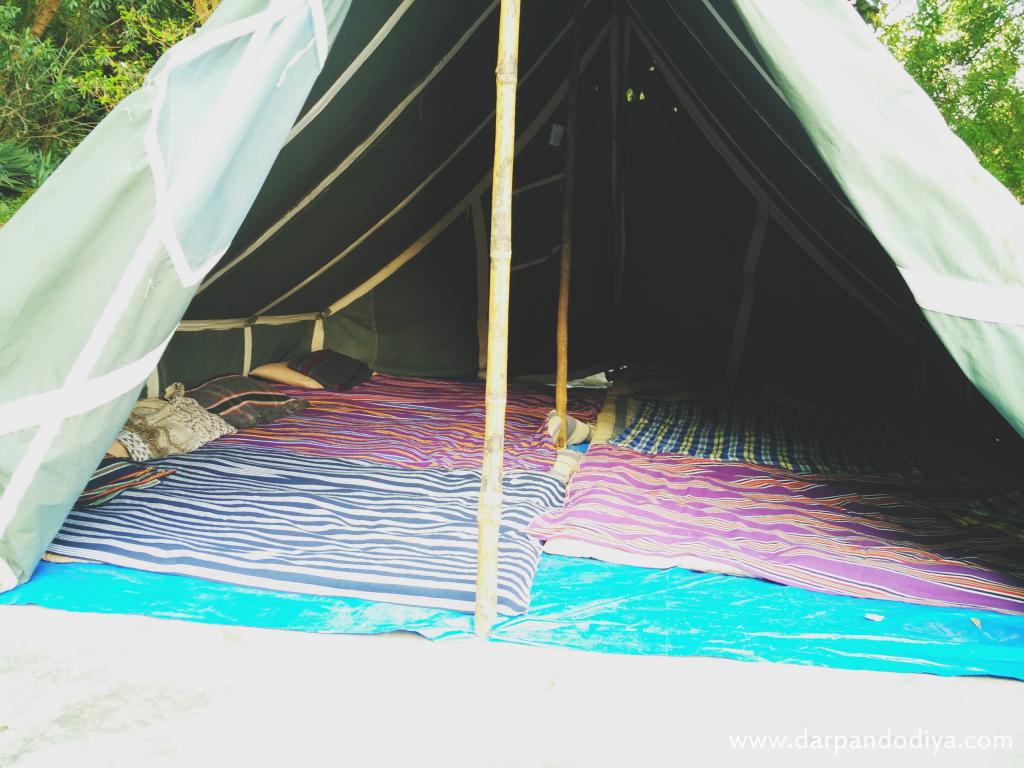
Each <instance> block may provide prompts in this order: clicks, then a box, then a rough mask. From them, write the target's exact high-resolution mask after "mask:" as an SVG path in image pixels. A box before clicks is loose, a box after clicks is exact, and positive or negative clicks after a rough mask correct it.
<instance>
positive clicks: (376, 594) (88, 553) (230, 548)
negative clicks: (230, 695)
mask: <svg viewBox="0 0 1024 768" xmlns="http://www.w3.org/2000/svg"><path fill="white" fill-rule="evenodd" d="M153 466H155V467H158V468H159V469H160V470H161V471H167V470H174V474H171V475H167V476H163V477H162V481H161V483H160V485H159V486H157V487H155V488H148V489H146V490H134V489H128V490H125V491H123V492H122V493H120V494H119V495H118V496H117V497H116V498H112V499H110V500H108V501H107V502H106V503H105V504H104V505H103V507H102V508H101V509H95V508H93V507H89V506H86V505H80V506H76V507H75V509H74V510H72V512H71V514H70V516H69V517H68V519H67V521H66V522H65V524H64V526H63V527H62V528H61V530H60V532H59V533H58V535H57V537H56V538H55V539H54V541H53V543H52V544H51V546H50V552H51V553H53V554H56V555H60V556H63V557H70V558H75V559H81V560H87V561H91V562H97V563H110V564H113V565H120V566H127V567H130V568H139V569H142V570H148V571H156V572H159V573H172V574H180V575H189V576H200V577H203V578H207V579H211V580H214V581H225V582H230V583H233V584H242V585H249V586H256V587H264V588H268V589H280V590H288V591H292V592H303V593H310V594H319V595H338V596H346V597H361V598H368V599H373V600H381V601H385V602H397V603H404V604H410V605H425V606H430V607H435V608H448V609H454V610H463V611H472V609H473V603H474V595H475V582H476V543H477V523H476V514H477V499H478V495H479V491H480V473H479V472H478V471H474V470H436V469H434V470H409V469H402V468H395V467H388V466H381V465H374V464H369V463H367V462H353V461H346V460H340V459H334V458H323V457H316V456H308V455H293V454H288V453H285V452H281V451H273V452H265V451H260V450H253V449H251V448H246V447H244V446H232V445H227V444H225V443H224V442H223V441H218V442H217V443H210V444H208V445H206V446H204V447H202V448H200V449H198V450H196V451H194V452H192V453H189V454H184V455H179V456H173V457H169V458H166V459H163V460H160V461H158V462H154V465H153ZM563 494H564V484H563V483H562V482H561V481H560V480H559V479H557V478H556V477H554V476H552V475H549V474H546V473H538V472H510V473H508V474H506V476H505V483H504V511H503V515H502V525H501V531H500V557H499V574H498V604H499V610H500V612H501V613H504V614H509V613H521V612H523V611H524V610H526V608H527V606H528V605H529V600H530V585H531V583H532V581H533V575H534V571H535V570H536V568H537V560H538V558H539V556H540V551H541V548H540V545H539V543H537V542H536V540H534V539H533V538H532V537H530V536H529V535H528V534H527V533H526V527H527V525H528V524H529V522H530V520H532V519H533V518H534V517H536V516H537V515H538V514H540V513H541V512H543V511H546V510H548V509H551V508H554V507H559V506H561V503H562V500H563Z"/></svg>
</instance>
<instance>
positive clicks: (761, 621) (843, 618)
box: [0, 555, 1024, 680]
mask: <svg viewBox="0 0 1024 768" xmlns="http://www.w3.org/2000/svg"><path fill="white" fill-rule="evenodd" d="M0 605H38V606H43V607H47V608H55V609H61V610H66V611H85V612H92V613H118V614H139V615H145V616H156V617H160V618H171V619H182V620H186V621H198V622H206V623H213V624H226V625H241V626H250V627H265V628H274V629H290V630H300V631H306V632H328V633H353V634H372V633H379V632H391V631H409V632H416V633H419V634H422V635H424V636H426V637H429V638H433V639H447V638H458V637H468V636H470V635H471V634H472V617H471V616H469V615H467V614H463V613H458V612H454V611H444V610H433V609H428V608H418V607H412V606H402V605H393V604H389V603H377V602H370V601H367V600H357V599H345V598H336V597H319V596H315V595H301V594H295V593H289V592H274V591H268V590H261V589H254V588H249V587H241V586H234V585H231V584H221V583H217V582H211V581H206V580H203V579H197V578H189V577H185V576H170V575H163V574H157V573H149V572H146V571H136V570H131V569H126V568H118V567H116V566H109V565H92V564H85V563H72V564H63V565H57V564H53V563H41V564H40V566H39V569H38V570H37V571H36V573H35V575H34V576H33V578H32V580H31V581H29V582H28V583H27V584H24V585H22V586H20V587H18V588H17V589H14V590H12V591H10V592H7V593H4V594H0ZM491 639H492V640H493V641H496V642H509V643H521V644H525V645H537V646H563V647H569V648H576V649H581V650H590V651H600V652H605V653H619V654H659V655H674V656H716V657H724V658H730V659H739V660H744V661H775V662H786V663H791V664H809V665H818V666H828V667H839V668H844V669H866V670H877V671H892V672H930V673H933V674H938V675H993V676H1001V677H1012V678H1017V679H1022V680H1024V616H1009V615H1003V614H997V613H991V612H984V611H973V610H961V609H957V608H940V607H928V606H920V605H911V604H909V603H897V602H888V601H880V600H865V599H860V598H848V597H837V596H833V595H825V594H820V593H816V592H809V591H807V590H803V589H798V588H795V587H785V586H781V585H778V584H772V583H769V582H766V581H760V580H758V579H745V578H739V577H735V576H719V575H715V574H708V573H696V572H693V571H686V570H683V569H681V568H674V569H670V570H665V571H657V570H651V569H647V568H635V567H631V566H622V565H611V564H608V563H601V562H597V561H593V560H584V559H578V558H569V557H557V556H550V555H545V556H544V557H543V558H542V559H541V564H540V568H539V570H538V572H537V577H536V579H535V580H534V585H533V597H532V602H531V604H530V610H529V611H528V612H527V613H526V614H524V615H522V616H516V617H510V618H506V619H503V620H501V621H500V622H499V623H498V624H497V625H496V626H495V628H494V631H493V633H492V638H491Z"/></svg>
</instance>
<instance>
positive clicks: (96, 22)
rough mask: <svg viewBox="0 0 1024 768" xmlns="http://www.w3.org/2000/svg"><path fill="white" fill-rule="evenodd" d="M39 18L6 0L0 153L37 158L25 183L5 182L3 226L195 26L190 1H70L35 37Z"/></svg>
mask: <svg viewBox="0 0 1024 768" xmlns="http://www.w3.org/2000/svg"><path fill="white" fill-rule="evenodd" d="M34 12H35V5H34V4H32V3H26V2H13V0H0V146H4V147H8V148H10V147H14V148H15V149H14V150H11V149H7V150H5V151H8V152H17V153H19V154H20V155H21V162H22V164H24V162H23V161H24V159H25V158H24V153H26V152H27V153H30V154H31V155H33V161H32V163H31V172H30V173H29V174H28V176H29V178H28V180H27V181H25V180H24V179H25V174H21V175H20V176H19V177H18V178H17V180H15V181H14V182H4V181H0V222H3V221H5V220H6V219H8V218H10V215H12V213H13V210H12V209H14V210H16V207H17V205H18V204H20V203H19V201H21V200H22V199H23V197H24V196H25V190H26V189H31V188H34V187H37V186H38V185H39V184H41V183H42V181H43V180H45V178H46V176H47V175H49V173H50V172H51V171H52V170H53V169H54V167H56V165H57V164H58V163H59V162H60V160H62V159H63V158H64V157H65V156H66V155H67V154H68V153H69V152H70V151H71V150H72V149H73V148H74V147H75V146H76V145H77V144H78V143H79V142H80V141H81V140H82V139H83V138H85V136H86V135H87V134H88V133H89V131H91V130H92V129H93V128H94V127H95V126H96V124H97V123H98V122H99V121H100V120H102V119H103V117H104V116H105V115H106V114H107V113H108V112H109V111H110V110H111V109H113V108H114V106H116V105H117V103H118V102H120V101H121V100H122V99H123V98H124V97H125V96H127V95H128V94H129V93H131V92H132V91H133V90H135V89H136V88H138V87H139V85H141V84H142V81H143V80H144V78H145V76H146V73H147V72H148V71H149V70H150V69H151V68H152V66H153V65H154V64H155V63H156V60H157V59H158V58H159V57H160V56H161V55H162V54H163V53H164V51H166V50H167V49H168V48H170V47H171V46H172V45H174V43H176V42H178V41H179V40H181V39H182V38H184V37H186V36H187V35H189V34H191V32H192V31H193V30H194V28H195V26H196V23H197V17H196V12H195V9H194V7H193V5H192V3H191V2H185V0H136V1H135V2H125V3H117V2H115V1H114V0H64V2H62V3H61V4H60V7H59V10H58V12H57V15H56V17H55V18H54V19H53V21H52V23H51V24H50V25H49V26H48V27H47V28H46V31H45V33H44V34H43V35H42V36H41V37H36V35H34V34H33V33H32V32H31V30H30V26H31V23H32V20H33V15H34ZM11 157H13V155H11ZM0 178H2V177H0Z"/></svg>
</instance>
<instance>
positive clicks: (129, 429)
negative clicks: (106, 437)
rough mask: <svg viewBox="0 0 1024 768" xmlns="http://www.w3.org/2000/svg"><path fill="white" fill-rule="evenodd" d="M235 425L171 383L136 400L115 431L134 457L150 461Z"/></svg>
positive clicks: (185, 450) (229, 431)
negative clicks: (160, 394)
mask: <svg viewBox="0 0 1024 768" xmlns="http://www.w3.org/2000/svg"><path fill="white" fill-rule="evenodd" d="M235 431H236V430H235V428H234V427H232V426H231V425H230V424H228V423H227V422H226V421H224V419H222V418H221V417H220V416H217V415H216V414H213V413H210V412H209V411H207V410H206V409H205V408H203V406H201V405H200V404H199V403H198V402H197V401H196V400H193V399H192V398H191V397H185V385H184V384H181V383H180V382H179V383H175V384H171V386H169V387H168V388H167V390H166V391H165V392H164V396H163V397H162V398H159V397H153V398H147V399H145V400H139V402H137V403H136V404H135V408H133V409H132V414H131V416H129V417H128V423H126V424H125V425H124V429H122V430H121V431H120V432H119V433H118V434H117V442H119V443H121V445H123V446H124V448H125V450H126V451H127V452H128V455H129V456H130V457H131V458H132V460H133V461H149V460H150V459H159V458H163V457H164V456H171V455H173V454H176V453H188V452H189V451H194V450H195V449H196V448H198V447H199V446H201V445H205V444H206V443H208V442H210V441H211V440H216V439H217V438H218V437H220V436H221V435H230V434H233V433H234V432H235Z"/></svg>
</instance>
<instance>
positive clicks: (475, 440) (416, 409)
mask: <svg viewBox="0 0 1024 768" xmlns="http://www.w3.org/2000/svg"><path fill="white" fill-rule="evenodd" d="M279 389H281V391H283V392H285V393H287V394H288V395H291V396H292V397H301V398H303V399H305V400H308V401H309V403H310V405H309V407H308V408H307V409H306V410H305V411H303V412H302V413H301V414H297V415H295V416H291V417H288V418H286V419H282V420H281V421H277V422H274V423H272V424H266V425H262V426H257V427H253V428H250V429H244V430H239V432H238V433H237V434H234V435H231V436H230V438H231V439H230V440H222V441H221V442H223V443H226V444H232V445H237V446H248V447H252V448H260V449H266V450H273V451H285V452H289V453H299V454H304V455H310V456H323V457H333V458H341V459H355V460H364V461H372V462H374V463H376V464H381V465H389V466H394V467H405V468H409V469H430V468H442V469H479V468H480V464H481V461H482V460H483V445H484V385H483V382H479V381H452V380H444V379H416V378H399V377H396V376H386V375H383V374H377V375H376V376H374V377H373V378H372V379H370V380H369V381H367V382H365V383H364V384H361V385H359V386H358V387H355V388H354V389H351V390H348V391H346V392H330V391H325V390H306V389H294V388H288V387H279ZM603 397H604V395H603V393H601V392H595V391H593V390H571V391H570V393H569V412H570V413H571V414H572V415H573V416H575V417H576V418H578V419H580V420H581V421H586V422H588V423H591V424H592V423H594V421H595V420H596V418H597V413H598V410H599V409H600V406H601V402H602V400H603ZM552 407H554V394H553V390H551V389H548V388H544V387H536V386H529V385H521V384H510V385H509V390H508V403H507V406H506V416H505V468H506V469H510V470H530V471H539V472H544V471H547V470H549V469H551V467H552V465H553V464H554V462H555V460H556V458H557V454H556V452H555V449H554V446H553V445H552V441H551V438H550V437H548V435H547V434H546V433H545V431H544V424H545V419H546V417H547V414H548V412H549V411H550V410H551V409H552Z"/></svg>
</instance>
